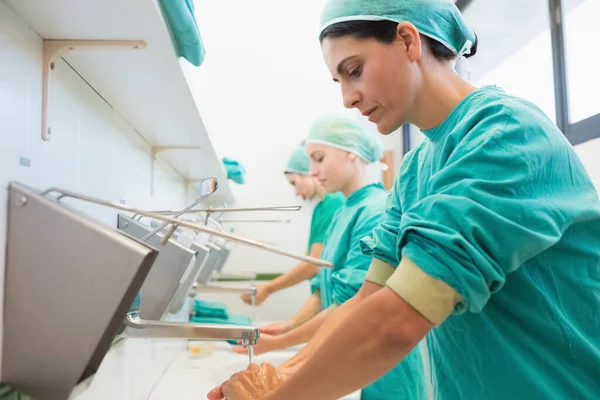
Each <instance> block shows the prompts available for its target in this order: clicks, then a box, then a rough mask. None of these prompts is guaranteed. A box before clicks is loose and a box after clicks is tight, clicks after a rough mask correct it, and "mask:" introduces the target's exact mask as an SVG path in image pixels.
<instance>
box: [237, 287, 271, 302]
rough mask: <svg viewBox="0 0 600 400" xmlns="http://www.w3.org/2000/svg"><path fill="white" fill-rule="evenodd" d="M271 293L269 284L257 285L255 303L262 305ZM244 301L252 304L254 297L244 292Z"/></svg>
mask: <svg viewBox="0 0 600 400" xmlns="http://www.w3.org/2000/svg"><path fill="white" fill-rule="evenodd" d="M270 295H271V291H270V290H269V286H268V285H267V284H264V285H258V286H256V295H255V296H254V304H255V305H257V306H260V305H261V304H262V303H263V302H264V301H265V300H266V299H267V297H269V296H270ZM241 298H242V301H243V302H244V303H246V304H248V305H250V306H251V305H252V297H251V296H250V295H249V294H248V293H244V294H243V295H242V296H241Z"/></svg>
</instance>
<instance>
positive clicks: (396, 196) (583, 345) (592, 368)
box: [361, 87, 600, 400]
mask: <svg viewBox="0 0 600 400" xmlns="http://www.w3.org/2000/svg"><path fill="white" fill-rule="evenodd" d="M423 133H424V134H425V135H426V136H427V139H426V140H425V141H424V142H423V143H422V144H421V145H420V146H419V147H418V148H417V149H415V150H414V151H413V152H411V153H410V154H409V155H408V156H407V157H406V159H405V161H404V162H403V164H402V168H401V174H400V176H399V178H398V179H397V181H396V183H395V186H394V189H393V191H392V193H391V195H390V199H389V202H388V209H387V211H386V216H385V219H384V221H383V223H382V224H381V225H380V226H379V227H378V228H376V229H375V230H374V231H373V234H372V235H371V236H370V237H369V238H365V240H363V241H362V243H361V248H362V250H363V252H364V253H365V254H368V255H371V256H373V257H375V258H378V259H380V260H382V261H385V262H387V263H391V264H392V265H398V260H400V258H401V257H402V256H406V257H408V258H409V259H410V260H412V261H413V262H414V263H415V264H416V265H417V266H419V268H421V269H422V270H423V271H424V272H426V273H427V274H429V275H430V276H431V277H433V278H435V279H439V280H442V281H444V282H445V283H447V284H448V285H449V286H451V287H452V288H454V290H456V291H457V292H458V293H459V294H460V295H461V297H462V299H463V301H462V302H461V303H459V304H458V306H457V307H456V309H455V312H454V313H453V314H452V315H451V316H450V317H449V318H448V319H447V320H446V321H444V322H443V323H442V324H441V325H440V326H439V327H436V328H434V329H433V330H432V331H431V332H430V333H429V335H428V336H427V343H428V348H429V354H430V361H431V362H430V365H431V374H432V384H433V388H434V398H435V399H439V400H458V399H486V400H505V399H511V400H515V399H527V400H531V399H556V400H559V399H560V400H562V399H597V398H599V397H600V203H599V200H598V195H597V192H596V190H595V188H594V186H593V185H592V182H591V180H590V178H589V176H588V174H587V172H586V170H585V168H584V167H583V165H582V163H581V161H580V160H579V158H578V157H577V155H576V154H575V152H574V150H573V148H572V147H571V145H570V144H569V143H568V142H567V140H566V139H565V137H564V136H563V134H562V133H561V132H560V131H559V130H558V129H557V127H556V126H555V125H554V124H553V123H552V122H551V121H550V120H549V119H548V118H547V117H546V116H545V115H544V114H543V112H542V111H541V110H539V109H538V108H537V107H536V106H534V105H533V104H531V103H529V102H527V101H525V100H521V99H518V98H515V97H511V96H508V95H507V94H505V93H504V91H502V90H501V89H498V88H495V87H485V88H482V89H479V90H477V91H475V92H474V93H472V94H470V95H469V96H468V97H467V98H465V99H464V100H463V101H462V102H461V103H460V104H459V105H458V106H457V107H456V109H455V110H454V111H453V112H452V113H451V114H450V115H449V116H448V118H447V119H446V120H445V121H444V122H443V124H442V125H440V126H439V127H438V128H435V129H432V130H429V131H425V132H423Z"/></svg>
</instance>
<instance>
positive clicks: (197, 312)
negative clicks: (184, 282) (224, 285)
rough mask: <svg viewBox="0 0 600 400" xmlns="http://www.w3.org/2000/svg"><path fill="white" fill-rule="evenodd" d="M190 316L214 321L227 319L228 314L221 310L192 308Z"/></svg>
mask: <svg viewBox="0 0 600 400" xmlns="http://www.w3.org/2000/svg"><path fill="white" fill-rule="evenodd" d="M192 316H194V317H199V318H214V319H217V318H218V319H227V318H228V317H229V313H228V312H227V311H223V310H211V309H205V308H194V311H193V312H192Z"/></svg>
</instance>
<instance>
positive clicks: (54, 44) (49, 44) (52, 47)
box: [42, 39, 146, 140]
mask: <svg viewBox="0 0 600 400" xmlns="http://www.w3.org/2000/svg"><path fill="white" fill-rule="evenodd" d="M120 48H123V49H145V48H146V42H144V41H142V40H47V39H44V53H43V60H42V63H43V65H42V71H43V82H42V139H43V140H50V134H51V130H50V127H49V126H48V98H49V95H50V73H51V72H52V70H53V69H54V64H55V62H56V60H57V59H58V58H60V57H62V56H63V55H65V54H66V53H68V52H69V51H71V50H96V49H107V50H110V49H120Z"/></svg>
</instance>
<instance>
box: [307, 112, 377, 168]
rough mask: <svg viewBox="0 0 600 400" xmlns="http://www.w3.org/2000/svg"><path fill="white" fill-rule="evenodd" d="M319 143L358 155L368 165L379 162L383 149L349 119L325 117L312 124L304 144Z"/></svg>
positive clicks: (370, 134)
mask: <svg viewBox="0 0 600 400" xmlns="http://www.w3.org/2000/svg"><path fill="white" fill-rule="evenodd" d="M309 143H321V144H325V145H327V146H331V147H335V148H337V149H340V150H344V151H348V152H350V153H354V154H356V155H358V156H359V157H360V158H362V159H363V160H365V161H367V162H369V163H375V162H379V160H380V159H381V156H382V155H383V147H382V145H381V142H380V141H379V139H378V138H377V136H376V135H375V134H374V133H373V132H370V131H367V130H366V129H365V128H363V127H362V126H361V125H359V124H358V123H357V122H354V121H352V120H351V119H348V118H345V117H342V116H338V115H327V116H324V117H321V118H319V119H317V120H316V121H315V122H313V124H312V126H311V128H310V132H309V134H308V138H307V139H306V144H309Z"/></svg>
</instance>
